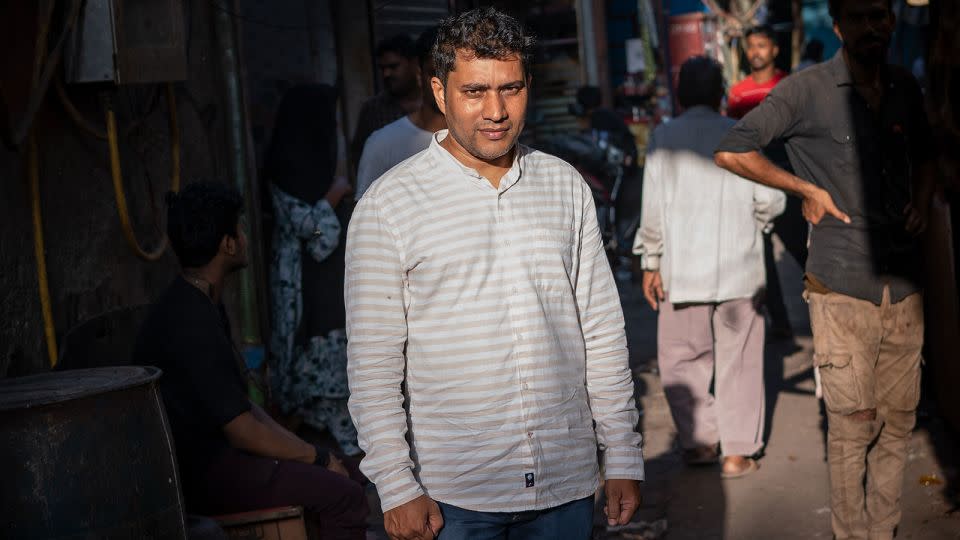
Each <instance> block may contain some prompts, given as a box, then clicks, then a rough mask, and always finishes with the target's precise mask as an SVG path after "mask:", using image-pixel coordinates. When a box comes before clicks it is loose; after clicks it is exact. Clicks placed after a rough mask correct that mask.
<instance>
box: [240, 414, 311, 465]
mask: <svg viewBox="0 0 960 540" xmlns="http://www.w3.org/2000/svg"><path fill="white" fill-rule="evenodd" d="M254 407H255V408H253V409H251V410H250V411H247V412H245V413H242V414H240V415H239V416H237V417H236V418H234V419H233V420H231V421H229V422H227V423H226V425H224V426H223V434H224V435H226V437H227V441H228V442H229V443H230V446H232V447H234V448H236V449H238V450H243V451H245V452H248V453H250V454H253V455H255V456H263V457H267V458H273V459H283V460H289V461H300V462H302V463H313V462H314V460H315V459H316V456H317V454H316V449H315V448H314V446H313V445H312V444H310V443H308V442H306V441H304V440H303V439H300V438H299V437H297V436H296V435H294V434H293V433H290V432H289V431H287V430H285V429H283V428H282V427H280V426H279V425H276V424H275V423H274V424H275V425H271V424H270V423H267V422H265V421H263V420H261V419H260V418H258V415H257V413H255V412H254V411H256V410H257V409H259V407H256V405H254ZM261 412H262V411H261ZM264 415H266V413H264ZM268 418H269V416H268ZM271 422H272V421H271Z"/></svg>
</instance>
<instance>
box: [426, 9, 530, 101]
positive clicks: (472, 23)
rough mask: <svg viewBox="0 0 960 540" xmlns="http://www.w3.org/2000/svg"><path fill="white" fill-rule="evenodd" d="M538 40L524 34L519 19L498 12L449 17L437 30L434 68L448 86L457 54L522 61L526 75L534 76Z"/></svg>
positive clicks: (471, 13) (474, 10)
mask: <svg viewBox="0 0 960 540" xmlns="http://www.w3.org/2000/svg"><path fill="white" fill-rule="evenodd" d="M534 43H535V39H534V38H533V36H531V35H529V34H527V33H526V31H524V29H523V26H521V24H520V22H519V21H517V20H516V19H515V18H513V17H511V16H509V15H507V14H506V13H503V12H502V11H498V10H497V9H495V8H492V7H488V8H478V9H472V10H470V11H466V12H464V13H461V14H460V15H456V16H453V17H448V18H446V19H444V20H442V21H441V22H440V26H439V27H438V28H437V40H436V43H435V44H434V46H433V64H434V67H435V68H436V72H437V77H438V78H439V79H440V80H441V81H443V83H444V84H446V83H447V76H448V75H449V74H450V72H451V71H453V70H454V65H455V64H456V61H457V51H460V52H461V53H467V54H468V55H470V56H472V57H474V58H492V59H496V60H505V59H507V58H510V57H513V56H519V57H520V63H521V65H522V66H523V73H524V74H525V75H526V74H528V73H530V71H529V67H530V63H531V62H532V60H533V45H534Z"/></svg>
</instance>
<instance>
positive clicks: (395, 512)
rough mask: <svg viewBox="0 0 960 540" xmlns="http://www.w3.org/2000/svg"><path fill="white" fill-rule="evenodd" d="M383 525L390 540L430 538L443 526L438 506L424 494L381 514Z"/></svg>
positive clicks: (438, 532)
mask: <svg viewBox="0 0 960 540" xmlns="http://www.w3.org/2000/svg"><path fill="white" fill-rule="evenodd" d="M383 525H384V528H385V529H386V530H387V534H388V535H390V538H391V539H392V540H431V539H432V538H436V537H437V535H438V534H440V529H442V528H443V516H441V515H440V506H439V505H437V503H436V502H435V501H434V500H433V499H431V498H430V497H427V496H426V495H421V496H419V497H417V498H416V499H414V500H412V501H409V502H406V503H403V504H401V505H400V506H398V507H396V508H394V509H392V510H388V511H387V512H385V513H384V514H383Z"/></svg>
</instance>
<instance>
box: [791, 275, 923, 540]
mask: <svg viewBox="0 0 960 540" xmlns="http://www.w3.org/2000/svg"><path fill="white" fill-rule="evenodd" d="M804 297H805V298H806V299H807V303H808V304H809V307H810V326H811V329H812V330H813V344H814V364H815V365H816V366H818V367H819V370H820V378H821V383H822V387H823V400H824V404H825V405H826V409H827V421H828V426H829V427H828V432H827V447H828V450H827V459H828V462H829V468H830V506H831V510H832V525H833V533H834V535H835V536H836V538H837V540H888V539H891V538H893V533H894V529H895V528H896V526H897V524H898V523H899V522H900V494H901V491H902V489H903V469H904V465H905V463H906V454H907V440H908V438H909V436H910V433H911V431H912V430H913V426H914V423H915V420H916V408H917V403H918V401H919V399H920V362H921V357H920V349H921V347H922V346H923V298H922V296H921V295H920V294H919V293H918V294H913V295H911V296H908V297H906V298H904V299H903V300H901V301H900V302H897V303H896V304H891V303H890V291H889V288H884V291H883V301H882V303H881V305H879V306H877V305H875V304H873V303H872V302H868V301H865V300H859V299H856V298H852V297H849V296H845V295H842V294H836V293H828V294H819V293H814V292H810V291H807V292H806V293H804ZM871 444H872V445H873V446H872V447H871ZM864 476H866V490H864Z"/></svg>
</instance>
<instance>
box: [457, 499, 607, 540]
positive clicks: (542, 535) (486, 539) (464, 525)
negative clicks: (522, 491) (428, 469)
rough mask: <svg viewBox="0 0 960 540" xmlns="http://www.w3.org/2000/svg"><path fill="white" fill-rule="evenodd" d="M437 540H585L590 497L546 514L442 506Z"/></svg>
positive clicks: (590, 517) (589, 526)
mask: <svg viewBox="0 0 960 540" xmlns="http://www.w3.org/2000/svg"><path fill="white" fill-rule="evenodd" d="M438 504H439V505H440V513H441V514H443V529H441V530H440V536H439V538H438V540H527V539H530V540H539V539H544V540H588V539H589V538H590V533H591V531H592V529H593V496H592V495H591V496H590V497H587V498H584V499H580V500H577V501H572V502H568V503H566V504H562V505H560V506H555V507H553V508H547V509H546V510H529V511H526V512H475V511H473V510H464V509H463V508H458V507H456V506H451V505H449V504H445V503H442V502H438Z"/></svg>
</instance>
